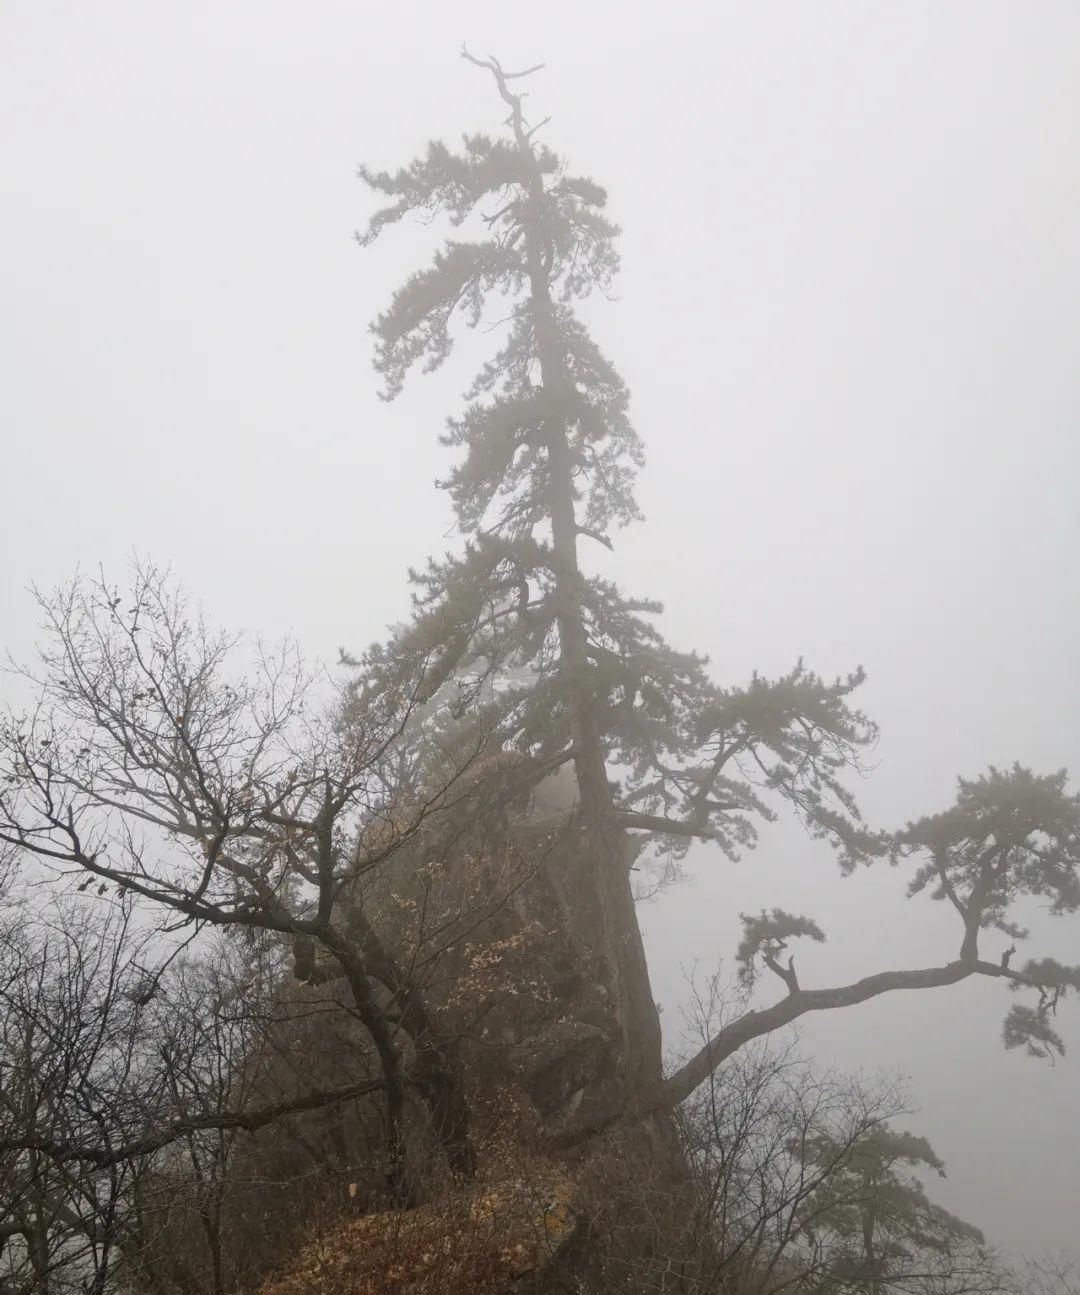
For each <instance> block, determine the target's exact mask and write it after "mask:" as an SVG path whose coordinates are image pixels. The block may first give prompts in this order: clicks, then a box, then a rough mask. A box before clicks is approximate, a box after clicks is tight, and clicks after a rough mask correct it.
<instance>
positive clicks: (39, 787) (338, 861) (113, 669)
mask: <svg viewBox="0 0 1080 1295" xmlns="http://www.w3.org/2000/svg"><path fill="white" fill-rule="evenodd" d="M39 601H40V605H41V608H42V611H43V613H44V617H45V624H46V629H47V631H48V634H49V641H48V645H47V647H46V648H45V649H44V651H43V653H42V657H41V661H40V665H39V667H38V668H37V669H36V670H35V671H33V672H31V673H30V674H29V677H30V678H31V679H32V681H33V682H34V683H35V684H36V686H37V688H38V690H39V701H38V704H37V708H36V709H35V710H34V712H33V713H32V714H30V715H28V716H25V717H18V718H10V719H9V720H8V721H6V722H5V724H4V729H3V748H4V759H5V762H6V765H7V768H6V770H5V781H4V784H3V791H2V793H0V839H2V840H3V841H4V842H5V843H7V844H8V845H9V846H13V847H16V848H18V849H19V850H21V851H22V852H23V853H24V855H26V856H33V857H34V858H36V859H37V861H38V863H39V864H40V865H44V866H45V868H46V869H47V870H48V871H49V874H50V875H51V876H52V877H53V878H55V879H58V880H61V881H63V880H64V879H71V880H73V881H75V880H77V881H78V889H80V890H88V889H90V888H93V889H94V890H96V891H97V892H99V893H100V894H101V895H102V896H104V895H106V894H110V895H113V896H125V897H130V898H132V899H135V900H137V901H140V902H141V903H143V904H148V905H150V906H151V907H152V909H153V910H154V911H155V912H157V913H158V914H162V913H165V914H171V917H170V918H169V919H168V920H166V921H164V923H163V925H162V927H161V929H162V931H163V932H164V933H168V934H172V935H175V934H176V933H178V932H183V931H199V930H201V929H203V928H205V927H207V926H217V927H223V928H228V929H231V930H248V931H250V932H255V933H257V932H272V933H275V934H277V935H279V936H282V937H285V938H286V939H287V940H290V941H292V945H293V950H294V955H295V961H296V965H297V974H298V975H299V976H300V977H301V978H303V977H305V976H307V975H316V974H317V973H316V971H315V965H314V955H315V953H316V951H318V953H319V954H320V956H321V957H323V958H325V959H327V960H329V962H330V963H332V964H333V967H334V968H335V970H336V973H337V974H340V975H341V976H342V977H343V978H344V979H345V981H346V982H347V984H348V986H349V992H350V996H351V1010H352V1011H354V1012H355V1013H356V1015H357V1017H358V1018H359V1020H360V1021H361V1022H362V1023H363V1026H364V1028H365V1030H366V1031H367V1033H368V1035H369V1036H370V1039H371V1041H372V1044H373V1046H374V1049H375V1051H376V1053H377V1055H378V1058H379V1066H380V1072H381V1074H380V1079H379V1081H378V1082H379V1085H380V1086H381V1089H382V1092H383V1097H384V1110H385V1122H386V1147H387V1166H388V1167H387V1173H388V1177H389V1180H390V1182H391V1184H392V1190H393V1191H394V1192H396V1193H400V1192H401V1191H403V1190H404V1184H403V1181H402V1165H401V1148H402V1123H403V1120H404V1116H405V1110H406V1094H407V1089H408V1088H409V1087H410V1086H415V1088H416V1090H417V1091H418V1092H419V1093H420V1095H421V1096H422V1098H423V1101H424V1102H425V1103H426V1106H427V1109H428V1112H429V1116H430V1120H431V1124H432V1128H433V1130H434V1132H435V1134H436V1136H437V1138H438V1139H439V1140H440V1142H441V1144H442V1145H443V1147H444V1149H445V1151H446V1154H447V1156H448V1158H449V1161H450V1163H451V1165H452V1167H453V1168H454V1170H455V1171H456V1172H459V1173H467V1172H468V1171H469V1170H470V1168H471V1165H472V1152H471V1149H470V1146H469V1139H468V1128H467V1124H468V1120H467V1111H466V1108H465V1104H464V1102H463V1100H462V1096H461V1093H460V1090H459V1087H458V1085H457V1083H456V1080H455V1076H454V1068H453V1065H452V1061H451V1058H450V1056H449V1053H448V1045H447V1043H446V1041H445V1040H443V1039H441V1038H440V1037H439V1033H438V1030H437V1027H436V1025H435V1023H434V1021H433V1020H432V1018H431V1015H430V1012H429V1010H428V1006H427V1003H426V1001H425V999H424V996H423V994H422V993H421V991H420V989H419V987H418V986H417V985H416V984H415V983H414V981H413V980H412V979H411V978H410V976H409V974H408V973H407V970H406V969H405V968H403V967H402V966H401V965H400V964H399V963H398V961H397V960H396V959H395V958H394V957H393V956H392V954H391V953H390V952H389V950H388V949H387V948H386V947H385V945H384V944H383V942H382V940H381V939H380V937H379V935H378V934H377V932H376V930H375V928H374V926H373V924H372V923H371V922H370V920H369V919H368V917H367V915H366V914H365V912H364V910H363V907H362V906H361V905H360V904H359V903H357V902H356V896H357V894H358V893H359V888H358V882H359V881H360V880H361V879H362V878H364V877H365V876H366V875H368V874H370V873H371V872H373V871H374V870H375V869H376V868H377V867H378V866H379V865H380V864H381V863H383V862H384V861H385V860H386V859H388V858H389V857H390V856H391V855H392V854H393V853H394V852H395V851H396V850H398V849H400V848H401V846H402V844H403V843H404V842H406V841H408V840H409V839H410V838H411V837H413V836H414V835H415V834H416V833H417V831H418V830H419V829H420V827H421V826H422V825H423V824H424V823H426V822H427V821H428V820H429V818H430V817H431V816H432V815H433V814H435V813H436V812H438V811H439V810H440V809H441V808H444V807H445V806H446V805H448V804H450V803H452V800H453V796H454V794H455V793H454V788H455V785H456V783H457V780H458V779H459V777H460V775H461V772H462V768H461V767H456V768H454V767H451V768H449V769H448V770H447V771H446V775H445V777H444V779H443V781H442V783H441V784H440V785H439V786H438V787H435V788H433V789H431V790H430V792H429V793H428V795H427V796H426V798H425V799H416V798H415V797H413V798H412V799H409V800H405V799H403V798H398V799H397V800H395V801H393V802H390V801H389V800H388V798H387V795H386V778H387V768H388V765H389V764H390V763H391V761H392V756H393V752H394V748H395V743H397V742H398V741H399V740H400V738H401V736H402V733H403V731H404V729H405V727H406V725H407V724H408V722H409V720H410V718H411V717H412V716H413V715H414V713H415V710H416V707H417V704H418V702H419V701H420V700H421V699H422V698H423V694H424V689H425V688H426V686H427V678H426V675H425V672H424V670H423V668H422V666H421V668H420V669H419V670H418V673H417V676H416V677H415V678H414V679H413V680H412V681H411V686H410V688H409V690H408V691H405V690H402V691H399V692H395V693H393V694H387V693H383V694H381V695H380V696H379V697H377V698H373V699H360V701H359V703H358V702H357V699H356V698H355V697H354V698H353V699H352V701H353V705H352V713H351V721H350V723H349V724H348V725H343V724H340V723H338V722H336V721H335V719H334V717H333V711H332V708H331V707H330V706H329V705H322V706H320V704H319V698H318V697H317V696H316V695H315V689H314V680H313V677H312V675H311V674H310V673H309V672H306V671H305V669H304V667H303V665H302V663H301V661H300V660H299V657H298V655H297V653H296V652H295V650H294V649H293V648H292V647H290V646H289V645H286V646H285V647H284V649H283V650H282V651H281V652H279V653H276V654H272V653H268V652H261V653H260V655H259V658H258V661H257V663H256V671H255V673H254V675H253V676H252V677H251V678H250V679H249V678H244V677H239V676H238V677H230V675H229V673H228V665H227V663H228V658H229V654H230V650H231V649H232V648H233V647H234V646H235V643H234V641H233V640H230V639H229V638H227V637H226V636H224V635H220V634H218V635H215V634H212V633H211V632H210V631H209V630H208V629H207V628H206V626H205V624H204V623H203V622H202V620H201V619H200V618H198V617H196V616H193V615H192V613H191V612H190V610H189V608H188V607H187V605H186V603H185V601H184V600H183V598H182V596H181V595H180V594H179V593H178V592H177V591H176V590H175V588H174V587H173V585H172V584H171V582H170V580H169V579H168V577H167V575H166V574H164V573H162V572H160V571H158V570H156V569H154V568H140V569H139V570H137V572H136V574H135V579H134V587H133V590H132V591H131V594H130V595H129V596H127V597H123V598H122V597H121V596H120V594H119V592H117V591H115V590H110V589H109V588H108V587H107V586H106V585H105V583H104V581H103V580H96V581H84V580H77V581H75V582H74V583H73V584H71V585H69V586H67V587H65V588H64V589H62V590H61V591H59V592H58V593H57V594H56V595H55V596H54V597H51V598H45V597H42V598H40V599H39ZM467 762H468V761H467V758H466V763H467ZM391 806H392V807H391ZM376 829H377V830H376ZM80 878H81V880H80ZM403 1038H404V1039H407V1040H408V1043H409V1050H410V1057H409V1060H408V1062H406V1059H405V1055H404V1049H403V1046H402V1039H403ZM365 1086H370V1085H369V1084H368V1081H365Z"/></svg>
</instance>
